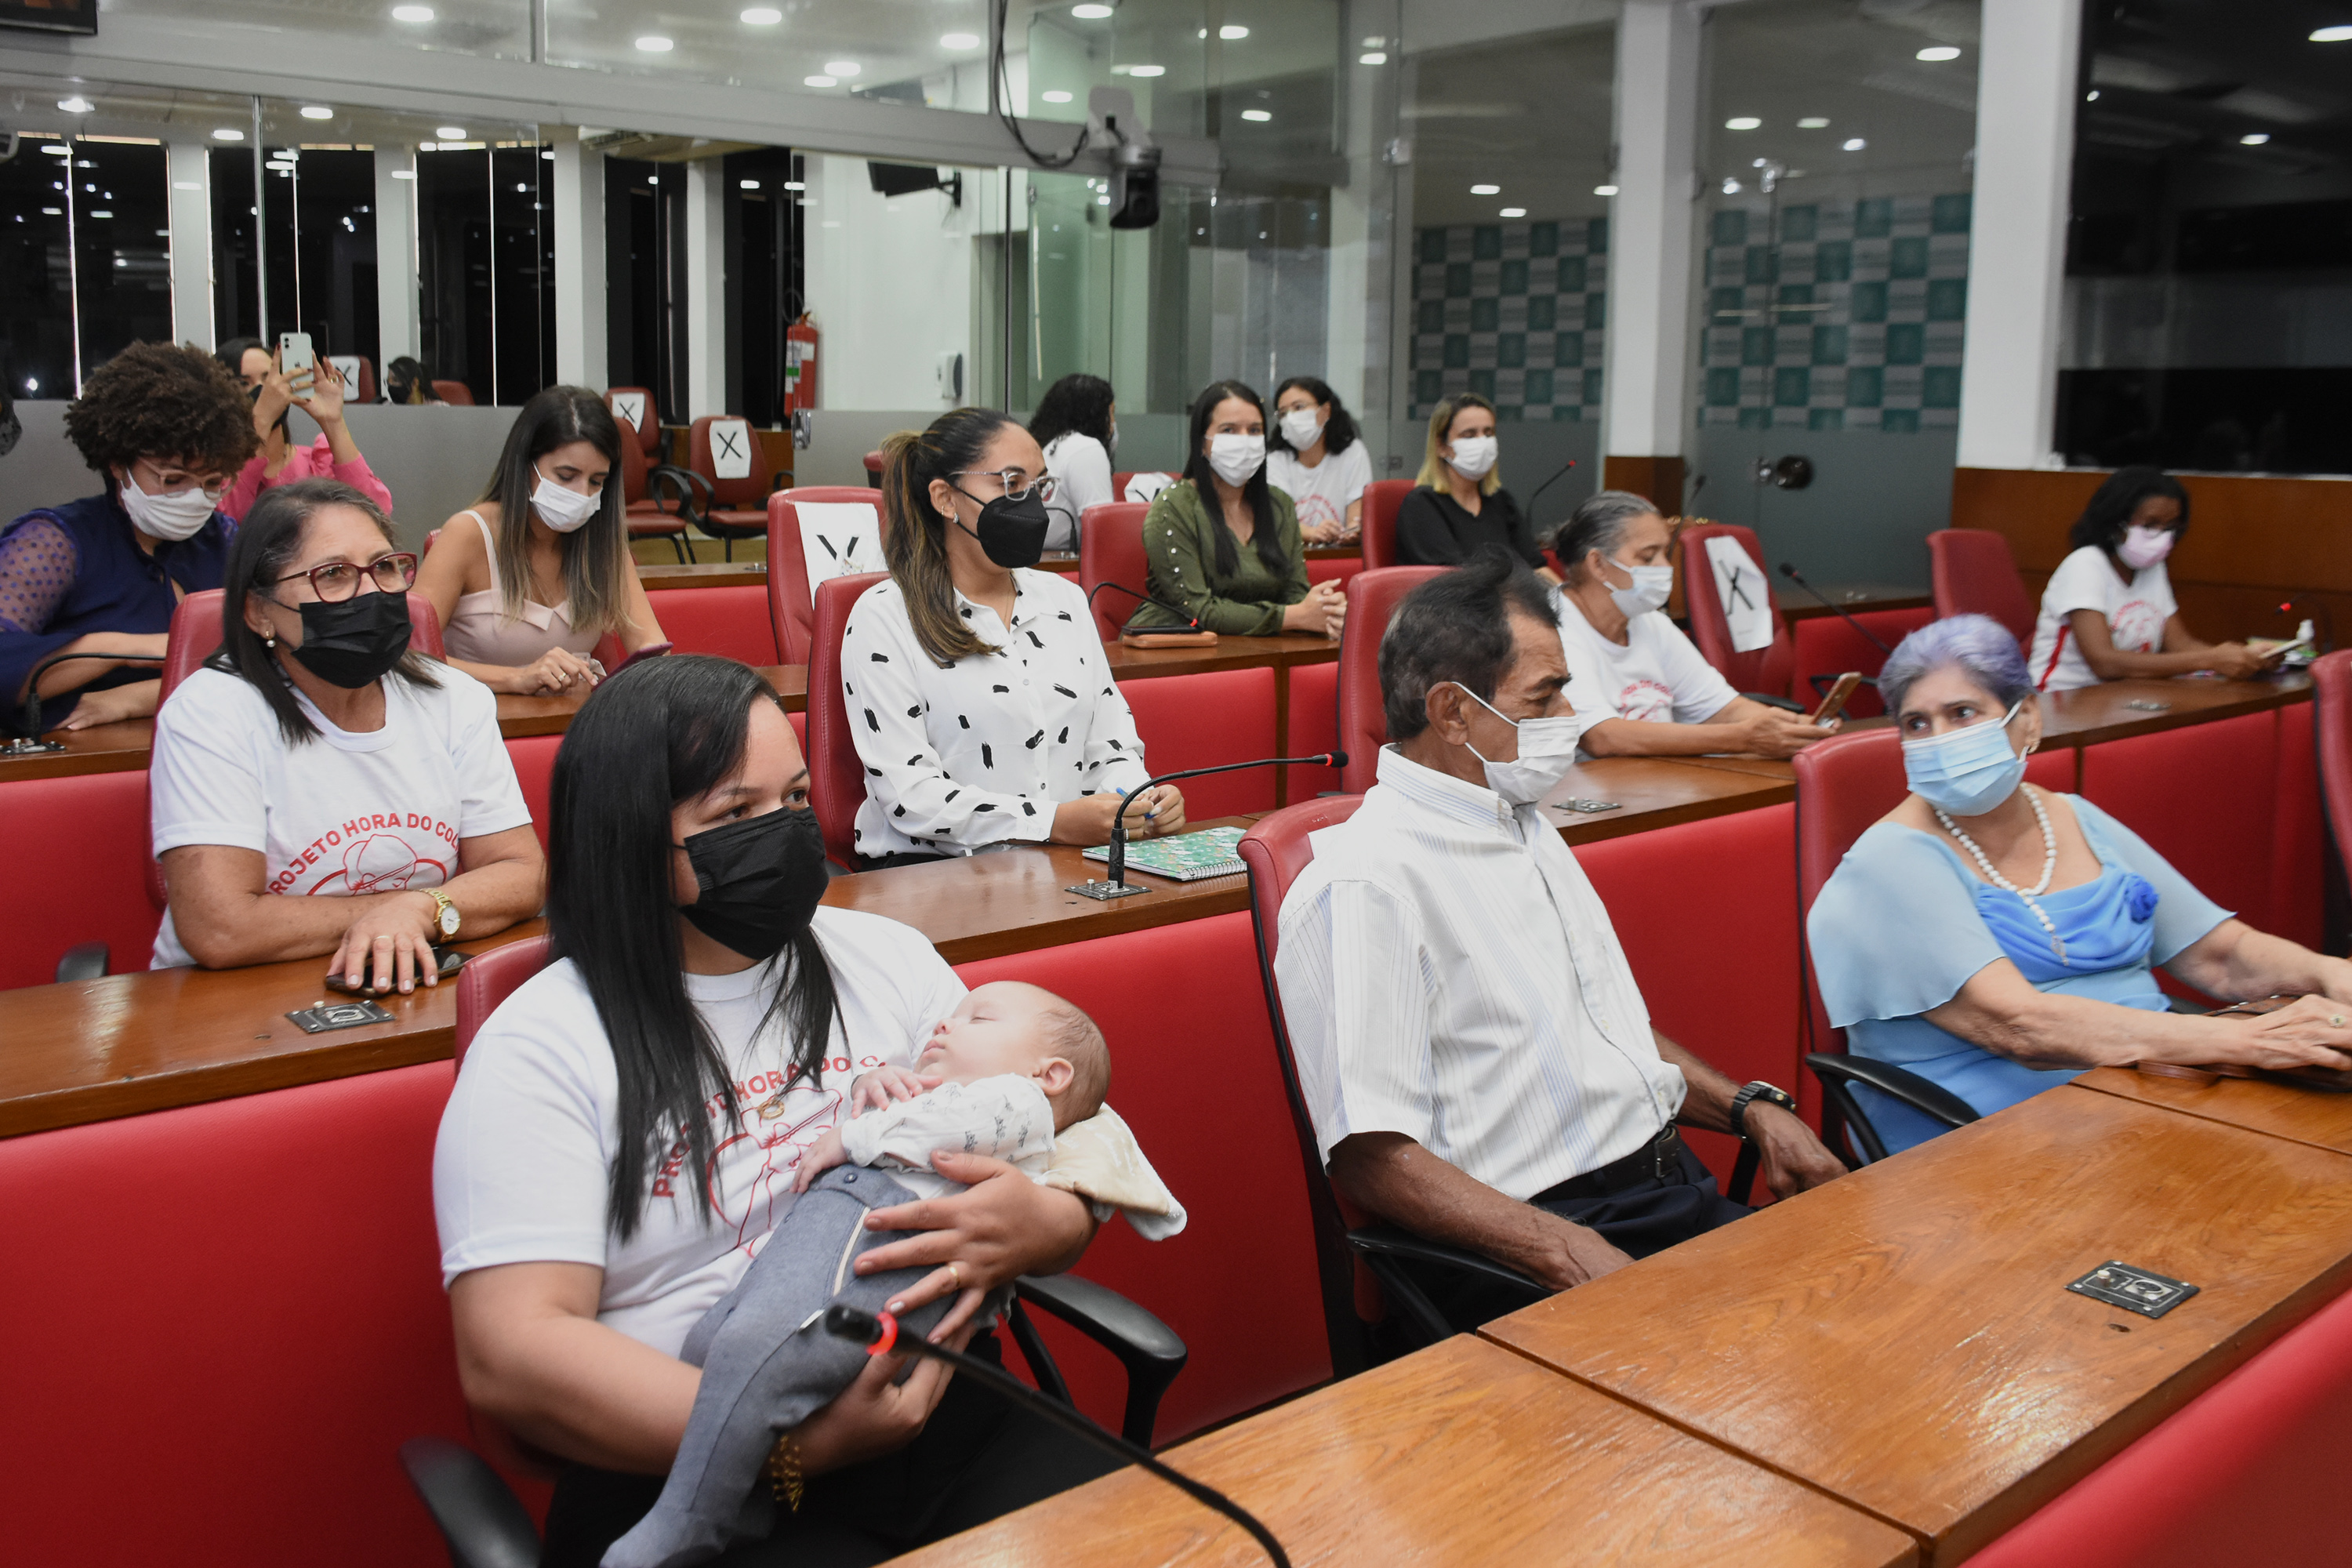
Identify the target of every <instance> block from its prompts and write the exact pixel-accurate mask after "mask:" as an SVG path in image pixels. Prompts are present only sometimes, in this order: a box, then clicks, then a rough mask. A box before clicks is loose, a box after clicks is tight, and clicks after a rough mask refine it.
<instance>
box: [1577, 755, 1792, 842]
mask: <svg viewBox="0 0 2352 1568" xmlns="http://www.w3.org/2000/svg"><path fill="white" fill-rule="evenodd" d="M1796 798H1797V786H1796V784H1794V783H1793V782H1792V781H1791V780H1790V779H1788V778H1772V777H1769V776H1764V775H1760V774H1758V773H1747V772H1735V771H1733V770H1730V769H1727V768H1701V767H1693V766H1691V765H1689V763H1688V761H1687V760H1686V759H1684V758H1681V757H1672V758H1669V757H1598V758H1595V759H1594V760H1593V761H1591V762H1589V763H1577V764H1576V765H1575V766H1574V767H1572V768H1570V769H1569V770H1568V776H1567V777H1566V778H1565V779H1562V780H1561V781H1560V784H1559V788H1558V789H1555V790H1554V791H1552V793H1551V794H1550V795H1547V796H1545V797H1544V818H1545V820H1547V821H1549V822H1554V823H1557V824H1559V836H1560V837H1562V838H1565V839H1567V840H1568V842H1569V843H1570V844H1571V845H1576V844H1597V843H1599V842H1600V841H1601V840H1602V839H1604V838H1622V837H1624V836H1625V835H1627V834H1629V833H1644V832H1647V831H1649V830H1650V829H1651V828H1654V827H1672V826H1675V825H1677V824H1679V823H1685V822H1697V821H1700V820H1702V819H1704V818H1706V817H1710V816H1728V815H1729V814H1731V813H1732V812H1735V811H1752V810H1754V809H1755V808H1757V807H1758V806H1763V805H1780V803H1781V802H1782V801H1787V800H1794V799H1796ZM1570 800H1583V801H1589V802H1597V801H1609V802H1612V803H1613V806H1612V809H1611V810H1608V811H1605V812H1582V811H1575V810H1571V809H1570V808H1568V807H1567V806H1566V805H1565V804H1564V803H1566V802H1568V801H1570Z"/></svg>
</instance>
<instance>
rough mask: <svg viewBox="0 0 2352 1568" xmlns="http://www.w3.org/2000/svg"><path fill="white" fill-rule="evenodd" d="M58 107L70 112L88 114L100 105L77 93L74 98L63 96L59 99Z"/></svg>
mask: <svg viewBox="0 0 2352 1568" xmlns="http://www.w3.org/2000/svg"><path fill="white" fill-rule="evenodd" d="M97 107H98V105H96V104H94V103H92V102H91V101H90V100H88V99H86V98H82V97H80V96H79V95H77V96H75V97H72V98H61V99H59V100H58V108H59V109H62V110H65V111H66V112H67V113H68V114H88V113H89V111H90V110H93V109H96V108H97Z"/></svg>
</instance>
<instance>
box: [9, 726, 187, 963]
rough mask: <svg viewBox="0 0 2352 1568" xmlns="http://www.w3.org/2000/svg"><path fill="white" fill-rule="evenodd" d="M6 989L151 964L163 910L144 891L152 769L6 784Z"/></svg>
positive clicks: (14, 780) (14, 781)
mask: <svg viewBox="0 0 2352 1568" xmlns="http://www.w3.org/2000/svg"><path fill="white" fill-rule="evenodd" d="M0 822H5V823H7V824H8V852H7V854H6V855H5V856H0V906H5V907H6V908H8V909H11V910H16V911H18V913H17V917H16V919H15V920H14V921H11V922H10V930H9V935H8V940H7V941H6V942H0V987H9V986H16V985H47V984H50V983H51V982H52V981H63V980H94V979H96V978H97V977H98V976H100V975H101V974H106V973H128V972H129V971H131V970H134V969H144V968H146V967H147V958H148V954H149V952H151V951H152V949H153V948H154V945H155V927H156V926H157V924H158V923H160V921H161V920H162V918H163V910H161V908H160V907H159V906H158V905H157V904H156V903H155V902H154V901H153V900H152V899H150V898H149V897H148V896H147V894H146V891H145V888H146V876H147V868H148V867H149V866H151V865H152V864H153V862H152V860H151V859H150V858H149V857H148V855H147V770H146V769H144V768H140V769H136V770H131V771H126V772H122V773H89V774H86V775H83V776H81V777H77V778H47V779H11V780H9V781H8V782H7V783H5V784H0Z"/></svg>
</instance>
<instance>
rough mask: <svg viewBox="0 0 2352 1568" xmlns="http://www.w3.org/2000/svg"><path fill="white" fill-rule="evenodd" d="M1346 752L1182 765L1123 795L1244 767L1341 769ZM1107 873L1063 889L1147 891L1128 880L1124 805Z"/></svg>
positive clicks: (1096, 894) (1114, 894)
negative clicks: (1209, 766)
mask: <svg viewBox="0 0 2352 1568" xmlns="http://www.w3.org/2000/svg"><path fill="white" fill-rule="evenodd" d="M1347 765H1348V753H1347V752H1343V751H1340V750H1339V749H1338V748H1337V747H1334V748H1332V749H1331V750H1330V751H1328V752H1316V753H1315V754H1314V755H1313V756H1311V757H1258V758H1255V759H1254V760H1252V761H1250V762H1246V763H1218V764H1217V765H1216V766H1215V767H1213V768H1183V769H1180V770H1179V771H1177V772H1175V773H1160V774H1158V775H1157V776H1155V777H1152V778H1148V779H1146V780H1144V781H1143V782H1142V783H1141V784H1138V785H1136V786H1135V788H1133V789H1132V790H1130V791H1129V792H1128V794H1127V796H1126V798H1127V799H1129V800H1132V799H1134V798H1135V797H1136V796H1137V795H1141V794H1142V793H1143V792H1144V791H1145V790H1148V789H1150V788H1151V787H1153V786H1154V785H1156V784H1173V783H1174V782H1175V781H1176V780H1178V779H1196V778H1199V777H1201V776H1202V775H1203V774H1205V773H1236V772H1239V771H1240V770H1241V769H1243V768H1279V767H1294V768H1295V767H1326V768H1344V767H1346V766H1347ZM1108 867H1109V869H1110V875H1109V876H1108V877H1106V878H1104V879H1102V880H1101V881H1099V882H1082V883H1075V884H1072V885H1071V886H1069V887H1066V888H1064V889H1062V890H1063V891H1064V892H1066V893H1084V894H1085V895H1086V896H1087V898H1090V899H1117V898H1122V897H1124V896H1126V895H1127V894H1129V893H1148V892H1150V890H1151V889H1149V888H1143V887H1138V886H1137V885H1136V884H1134V883H1132V882H1130V881H1129V880H1128V879H1127V807H1126V806H1125V805H1121V806H1120V807H1119V809H1118V815H1117V816H1113V817H1112V818H1111V821H1110V859H1109V861H1108Z"/></svg>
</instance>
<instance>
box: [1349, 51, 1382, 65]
mask: <svg viewBox="0 0 2352 1568" xmlns="http://www.w3.org/2000/svg"><path fill="white" fill-rule="evenodd" d="M1356 63H1357V64H1358V65H1360V66H1384V65H1386V64H1388V63H1389V57H1388V51H1387V50H1385V49H1366V50H1365V51H1364V52H1363V53H1362V54H1360V55H1358V56H1357V57H1356Z"/></svg>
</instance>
